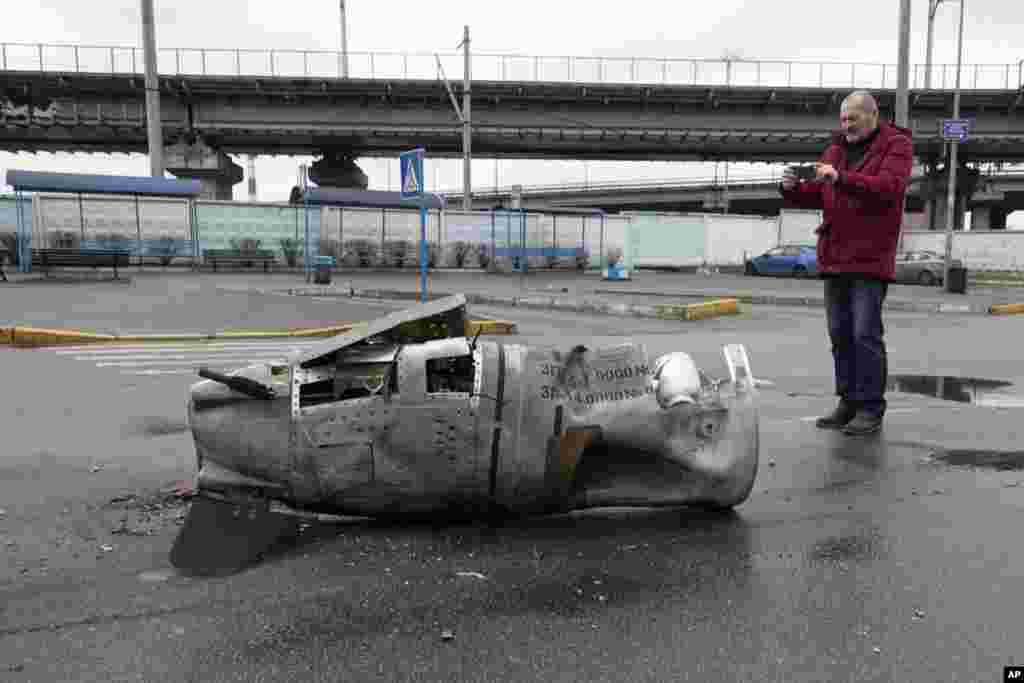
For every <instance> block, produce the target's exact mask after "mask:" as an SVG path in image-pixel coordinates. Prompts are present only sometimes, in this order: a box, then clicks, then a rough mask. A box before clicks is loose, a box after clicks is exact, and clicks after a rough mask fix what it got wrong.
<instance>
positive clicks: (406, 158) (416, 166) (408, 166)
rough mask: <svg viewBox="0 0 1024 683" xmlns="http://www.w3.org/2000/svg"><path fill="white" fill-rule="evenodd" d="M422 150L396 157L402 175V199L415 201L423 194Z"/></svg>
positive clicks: (418, 149)
mask: <svg viewBox="0 0 1024 683" xmlns="http://www.w3.org/2000/svg"><path fill="white" fill-rule="evenodd" d="M424 151H425V150H424V149H423V148H422V147H419V148H417V149H414V150H412V151H409V152H403V153H402V154H401V155H400V156H399V157H398V162H399V164H400V165H401V170H402V175H401V181H402V199H415V198H417V197H420V196H421V195H422V194H423V156H424Z"/></svg>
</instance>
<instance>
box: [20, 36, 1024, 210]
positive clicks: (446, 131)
mask: <svg viewBox="0 0 1024 683" xmlns="http://www.w3.org/2000/svg"><path fill="white" fill-rule="evenodd" d="M349 57H350V65H351V69H350V77H348V78H339V77H338V74H339V70H340V64H341V55H340V54H339V53H332V52H314V51H281V50H266V51H253V50H244V51H243V50H213V49H211V50H161V51H160V57H159V67H160V72H161V76H160V79H159V87H160V92H161V94H162V97H161V118H162V121H163V133H164V139H165V140H166V141H167V142H168V145H169V149H168V151H167V154H166V156H167V159H168V169H169V170H170V171H171V172H172V173H174V174H175V175H179V176H184V177H190V176H191V177H196V176H199V175H203V174H205V175H207V176H209V175H211V174H212V175H214V176H216V175H217V174H218V173H219V174H221V175H220V181H218V182H219V183H220V185H219V186H218V190H217V192H219V193H220V194H221V195H226V196H228V197H230V188H231V184H233V183H234V182H238V181H240V180H241V169H240V168H238V167H237V165H235V164H234V163H233V162H232V160H231V159H230V158H229V157H228V155H231V154H258V155H275V154H277V155H310V154H312V155H323V159H321V160H320V161H319V162H317V163H318V164H319V165H320V168H319V169H316V166H317V164H314V170H318V172H319V174H320V177H321V178H322V179H324V180H325V181H326V182H325V183H321V184H328V185H331V184H335V183H334V181H333V180H332V178H334V179H337V178H347V179H348V180H351V178H352V174H351V173H349V174H348V175H346V169H347V170H349V171H350V170H351V169H352V167H354V163H353V160H354V159H355V158H357V157H359V156H394V155H396V154H397V153H398V152H400V151H404V150H406V149H409V148H411V147H415V146H424V147H426V148H427V149H428V150H429V154H430V155H431V156H432V157H459V156H461V154H462V142H461V124H460V122H459V121H458V119H457V117H456V115H455V113H454V111H453V110H452V107H451V104H450V99H449V94H448V91H447V90H446V88H445V84H444V82H443V81H442V80H441V79H440V78H439V77H438V69H437V67H436V58H435V56H434V55H422V54H421V55H416V54H411V55H403V54H394V53H389V54H384V53H373V54H370V53H364V54H359V53H350V56H349ZM440 59H441V62H442V64H444V69H445V73H446V75H447V77H448V78H449V79H451V80H452V88H453V90H454V94H455V96H456V97H457V98H461V96H462V82H461V77H462V71H461V65H460V61H459V60H460V59H461V57H460V56H458V55H444V56H440ZM933 69H934V73H933V82H934V83H936V84H937V85H938V86H940V87H937V88H932V89H927V90H926V89H922V88H915V89H914V90H913V91H912V93H911V100H910V119H911V126H912V128H913V130H914V147H915V153H916V155H917V156H918V158H919V159H920V160H921V161H922V163H923V164H925V166H926V167H927V168H929V169H936V168H937V167H938V166H939V163H940V161H941V159H942V158H943V156H944V145H943V141H942V139H941V136H940V130H939V129H940V121H941V119H943V118H945V117H948V116H949V115H950V112H951V111H952V99H953V92H952V90H950V89H949V88H948V85H950V84H951V82H952V79H951V77H950V74H951V71H950V69H949V67H947V66H945V65H937V66H935V67H933ZM473 70H474V71H473V73H474V79H473V81H472V90H471V95H472V112H473V116H472V119H473V153H474V155H475V156H478V157H502V158H524V159H594V160H645V161H647V160H675V161H708V160H723V161H764V162H804V161H809V160H813V159H814V158H816V157H817V156H818V155H819V154H820V152H821V150H822V148H823V146H824V145H825V144H826V143H827V141H828V140H829V137H830V134H831V131H832V129H833V128H834V127H835V125H836V121H837V115H838V109H839V104H840V102H841V101H842V99H843V98H844V97H845V96H846V95H847V94H848V93H849V92H850V91H851V90H853V89H855V88H866V89H870V90H872V91H873V92H874V93H875V95H876V96H877V97H878V99H879V101H880V104H881V107H882V109H883V115H884V116H886V117H889V116H891V112H892V111H893V110H894V107H895V82H896V76H897V72H896V68H895V67H894V66H893V65H887V64H835V63H813V64H812V63H805V62H758V61H738V60H725V61H723V60H667V59H641V58H636V59H604V58H580V57H524V56H519V55H475V56H474V57H473ZM963 73H964V74H965V78H964V82H963V85H964V88H965V91H964V93H963V96H962V100H961V111H962V115H963V116H964V117H969V118H974V119H975V126H974V129H973V131H972V134H971V137H970V141H969V142H967V143H966V144H965V145H963V148H962V156H963V158H964V159H966V160H969V161H970V162H974V163H977V162H985V161H1000V162H1017V161H1024V106H1022V105H1024V88H1022V79H1024V63H1018V64H1003V65H968V66H966V67H964V70H963ZM923 76H924V72H923V69H922V68H920V67H915V68H914V85H915V86H919V85H921V84H922V82H923ZM144 105H145V98H144V91H143V77H142V60H141V51H140V50H139V49H137V48H110V47H104V48H91V47H88V46H73V45H72V46H52V45H25V44H0V149H3V150H6V151H12V152H25V151H28V152H33V151H44V150H45V151H51V152H59V151H75V152H81V151H93V152H144V151H145V150H146V125H145V123H146V121H145V110H144ZM332 169H333V170H332ZM335 171H336V172H335ZM356 171H358V168H356ZM359 173H360V174H361V172H359ZM348 180H339V181H337V182H348ZM362 182H363V183H365V176H363V178H362Z"/></svg>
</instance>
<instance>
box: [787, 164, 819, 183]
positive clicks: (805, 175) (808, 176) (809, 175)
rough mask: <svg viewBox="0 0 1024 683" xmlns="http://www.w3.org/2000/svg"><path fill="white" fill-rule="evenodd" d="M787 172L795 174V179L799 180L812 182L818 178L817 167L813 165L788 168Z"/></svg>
mask: <svg viewBox="0 0 1024 683" xmlns="http://www.w3.org/2000/svg"><path fill="white" fill-rule="evenodd" d="M789 170H791V171H792V172H793V173H794V174H796V177H797V178H798V179H800V180H814V179H815V178H817V177H818V167H817V166H815V165H814V164H804V165H802V166H790V167H789Z"/></svg>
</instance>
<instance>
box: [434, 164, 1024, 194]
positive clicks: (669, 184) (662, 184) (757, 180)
mask: <svg viewBox="0 0 1024 683" xmlns="http://www.w3.org/2000/svg"><path fill="white" fill-rule="evenodd" d="M980 170H981V172H982V174H983V175H994V176H996V177H997V178H1008V179H1012V178H1022V177H1024V169H999V168H985V167H982V168H981V169H980ZM922 177H923V176H920V175H914V176H912V177H911V179H910V180H911V182H917V181H919V180H921V178H922ZM781 180H782V170H781V168H780V170H779V172H778V173H775V174H772V175H770V176H756V177H739V178H722V177H721V176H718V177H705V178H675V179H656V180H638V181H631V182H618V181H609V182H602V183H560V184H557V185H508V186H503V187H498V188H494V187H493V186H492V187H489V188H488V187H477V188H475V189H474V190H473V197H474V199H482V198H487V197H498V196H506V195H511V194H513V193H515V192H520V193H522V195H523V196H524V197H525V196H529V195H531V194H556V193H572V192H602V191H613V192H619V191H628V190H658V189H666V188H671V189H677V188H678V189H683V188H726V187H729V188H733V187H740V186H744V185H768V184H774V183H779V182H781ZM437 194H438V195H441V196H442V197H449V198H450V197H461V196H462V188H452V189H449V190H438V191H437Z"/></svg>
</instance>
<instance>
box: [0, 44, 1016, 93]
mask: <svg viewBox="0 0 1024 683" xmlns="http://www.w3.org/2000/svg"><path fill="white" fill-rule="evenodd" d="M439 56H440V59H441V62H442V64H443V66H444V70H445V73H446V74H447V76H448V78H449V79H451V80H453V81H457V80H461V79H462V74H463V67H464V62H463V56H462V55H461V54H456V53H446V54H440V55H439ZM348 65H349V77H350V78H358V79H426V80H434V79H437V78H438V67H437V61H436V59H435V55H434V53H424V52H349V53H348ZM143 66H144V61H143V52H142V49H141V48H136V47H117V46H94V45H57V44H47V43H0V71H33V72H72V73H102V74H129V73H130V74H141V73H142V72H143ZM157 67H158V71H159V72H160V73H161V74H163V75H179V76H236V77H237V76H254V77H255V76H269V77H297V78H307V77H308V78H341V74H342V53H341V52H337V51H327V50H252V49H226V48H210V49H207V48H164V49H160V50H158V51H157ZM472 68H473V78H474V79H475V80H480V81H535V82H548V83H609V84H633V85H694V86H695V85H700V86H726V87H769V88H784V87H819V88H851V89H854V88H866V89H867V88H882V89H885V88H895V87H896V80H897V67H896V65H895V64H877V63H846V62H799V61H779V60H764V61H758V60H746V59H731V60H730V59H662V58H650V57H578V56H577V57H573V56H527V55H515V54H488V53H476V54H474V55H473V61H472ZM926 71H927V67H926V66H925V65H923V64H917V65H913V67H912V68H911V74H910V75H911V83H910V87H911V88H914V89H920V88H923V87H924V83H925V75H926V73H925V72H926ZM931 75H932V86H933V88H932V89H935V90H948V89H952V88H953V87H954V85H955V81H956V65H955V64H933V65H932V66H931ZM961 87H962V88H963V89H965V90H979V89H984V90H1010V89H1013V90H1017V89H1020V88H1021V87H1024V60H1021V61H1020V62H1018V63H1016V64H970V65H964V66H963V67H962V71H961Z"/></svg>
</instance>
